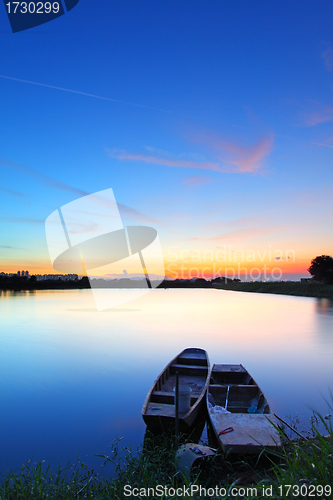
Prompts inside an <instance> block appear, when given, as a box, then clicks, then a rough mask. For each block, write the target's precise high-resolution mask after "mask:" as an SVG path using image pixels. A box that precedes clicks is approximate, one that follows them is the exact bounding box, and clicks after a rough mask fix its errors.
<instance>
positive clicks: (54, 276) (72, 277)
mask: <svg viewBox="0 0 333 500" xmlns="http://www.w3.org/2000/svg"><path fill="white" fill-rule="evenodd" d="M36 279H37V281H47V280H52V281H55V280H62V281H76V280H78V279H79V276H78V275H77V274H43V275H42V274H36Z"/></svg>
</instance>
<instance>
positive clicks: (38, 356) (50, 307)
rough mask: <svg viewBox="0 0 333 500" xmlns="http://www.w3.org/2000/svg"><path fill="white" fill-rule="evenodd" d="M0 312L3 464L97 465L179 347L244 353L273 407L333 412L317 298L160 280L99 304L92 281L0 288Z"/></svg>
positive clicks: (287, 412)
mask: <svg viewBox="0 0 333 500" xmlns="http://www.w3.org/2000/svg"><path fill="white" fill-rule="evenodd" d="M0 311H1V333H0V373H1V378H0V394H1V407H0V415H1V426H0V443H1V454H0V472H5V471H6V470H8V469H17V468H19V467H20V466H21V465H22V464H23V463H25V462H26V461H27V460H28V459H33V461H38V460H45V461H46V463H49V462H50V463H51V465H53V466H57V464H58V463H60V464H61V465H66V464H67V463H68V461H75V460H76V457H77V456H79V457H80V458H81V460H83V461H84V462H85V463H87V465H88V466H90V467H98V464H100V463H101V459H98V458H96V457H94V455H95V454H98V453H103V454H106V455H107V454H108V453H109V452H110V445H111V443H112V442H113V440H114V439H115V438H117V437H123V438H124V439H123V441H122V443H123V444H124V446H131V448H132V450H136V449H137V447H138V446H139V445H140V443H142V440H143V436H144V431H145V425H144V422H143V420H142V417H141V408H142V404H143V402H144V399H145V396H146V394H147V392H148V390H149V388H150V386H151V385H152V383H153V381H154V380H155V378H156V376H157V375H158V374H159V373H160V371H161V370H162V369H163V368H164V366H165V365H166V364H167V363H168V362H169V361H170V360H171V358H173V357H174V356H175V355H176V354H177V353H178V352H180V351H181V350H183V349H184V348H186V347H201V348H204V349H206V350H207V351H208V354H209V357H210V361H211V364H213V363H237V364H239V363H242V364H243V365H244V366H245V367H246V368H247V370H248V371H249V372H250V373H251V375H252V376H253V377H254V379H255V380H256V381H257V382H258V384H259V385H260V386H261V388H262V390H263V391H264V393H265V395H266V397H267V399H268V400H269V402H270V404H271V407H272V410H273V411H274V412H276V413H277V414H278V415H279V416H281V417H282V418H288V417H291V418H294V417H296V416H297V415H299V416H300V418H301V421H302V423H303V425H304V427H307V426H308V422H309V419H310V417H311V414H312V410H313V409H315V410H318V411H320V412H321V413H322V414H323V415H326V414H327V413H332V410H330V408H329V406H328V404H327V402H326V401H327V400H330V389H332V385H333V384H332V379H333V377H332V375H333V362H332V361H333V304H332V302H329V301H328V300H326V299H315V298H305V297H291V296H282V295H269V294H255V293H240V292H229V291H224V290H209V289H190V290H189V289H183V290H180V289H166V290H165V289H157V290H153V291H151V292H150V293H149V294H148V295H145V296H143V297H141V298H139V299H137V300H135V301H132V302H130V303H127V304H125V305H123V306H121V307H118V308H116V309H109V310H106V311H102V312H98V311H97V310H96V308H95V304H94V301H93V297H92V294H91V291H90V290H70V291H69V290H68V291H55V290H53V291H37V292H31V291H30V292H28V291H27V292H23V291H22V292H8V291H7V292H4V291H2V292H0ZM325 400H326V401H325ZM288 421H290V420H288Z"/></svg>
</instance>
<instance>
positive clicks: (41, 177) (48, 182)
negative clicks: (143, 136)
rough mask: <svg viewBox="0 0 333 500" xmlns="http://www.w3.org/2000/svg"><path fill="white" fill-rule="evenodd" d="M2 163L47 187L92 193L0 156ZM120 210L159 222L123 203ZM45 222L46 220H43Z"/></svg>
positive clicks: (135, 217)
mask: <svg viewBox="0 0 333 500" xmlns="http://www.w3.org/2000/svg"><path fill="white" fill-rule="evenodd" d="M0 165H3V166H7V167H11V168H15V169H16V170H17V171H19V172H21V173H23V174H25V175H28V176H29V177H31V178H32V179H34V180H35V181H36V182H37V183H38V184H42V185H44V186H47V187H51V188H53V189H57V190H59V191H65V192H68V193H72V194H75V195H76V196H79V197H82V196H87V195H89V194H91V193H88V192H87V191H84V190H83V189H79V188H76V187H74V186H70V185H69V184H66V183H64V182H61V181H58V180H56V179H54V178H53V177H50V176H48V175H45V174H42V173H41V172H39V171H38V170H36V169H34V168H31V167H26V166H24V165H20V164H19V163H15V162H12V161H9V160H5V159H4V158H0ZM117 206H118V209H119V212H120V214H121V216H122V217H124V218H127V219H134V220H138V221H141V222H151V223H159V221H158V220H156V219H154V218H152V217H149V216H148V215H145V214H142V213H140V212H138V211H137V210H135V209H134V208H131V207H129V206H127V205H124V204H123V203H117ZM43 222H45V221H43Z"/></svg>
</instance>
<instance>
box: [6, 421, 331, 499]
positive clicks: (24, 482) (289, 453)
mask: <svg viewBox="0 0 333 500" xmlns="http://www.w3.org/2000/svg"><path fill="white" fill-rule="evenodd" d="M316 423H320V424H321V425H322V428H324V430H325V432H324V433H325V434H327V436H325V437H323V435H322V433H320V432H319V431H318V429H317V427H318V426H317V425H316ZM310 431H311V432H310V434H311V437H306V438H304V439H297V440H292V439H291V438H290V437H287V436H286V432H285V429H283V428H282V429H281V428H280V429H279V432H280V433H281V437H282V438H283V443H284V444H283V446H282V448H281V450H279V452H275V453H265V451H263V452H262V453H261V455H260V456H258V457H234V458H233V457H232V456H226V457H225V456H222V455H221V454H220V453H217V455H216V456H215V457H213V459H210V460H209V461H208V460H207V461H206V462H203V463H202V465H201V466H200V467H197V468H194V469H193V471H192V474H191V477H190V479H189V480H186V479H185V478H180V477H179V475H178V474H177V473H176V469H175V454H176V445H175V439H174V436H172V435H171V434H167V433H166V434H163V435H159V436H154V435H152V434H148V435H147V436H146V439H145V443H144V446H143V448H142V449H140V450H138V451H137V452H136V453H132V451H131V449H130V448H121V447H120V443H121V441H120V440H119V439H117V440H115V441H114V443H113V445H112V448H111V452H110V454H109V456H106V455H104V454H98V455H96V456H98V457H100V459H101V462H102V466H105V467H107V466H109V465H110V464H113V465H114V467H115V473H114V476H113V477H107V475H105V476H104V475H103V473H101V474H97V473H96V472H95V471H94V470H90V469H89V468H88V467H87V466H86V465H85V464H84V463H83V462H82V461H81V460H79V459H78V461H77V463H76V464H75V465H73V464H68V465H67V466H66V467H64V468H61V467H58V468H57V469H56V470H55V471H52V470H51V468H50V467H45V464H43V463H42V462H39V463H37V464H34V463H33V462H32V461H29V462H28V463H27V464H25V465H24V466H23V467H22V469H21V470H20V471H19V472H15V473H14V472H11V473H7V474H6V475H5V476H4V477H3V478H2V481H1V484H0V500H12V499H13V500H14V499H15V500H25V499H27V500H37V499H38V500H44V499H63V500H67V499H68V500H70V499H95V500H99V499H115V500H118V499H119V500H120V499H121V500H124V498H134V496H132V497H126V496H125V495H124V488H125V486H126V485H131V487H132V488H134V487H137V488H145V489H146V490H148V488H152V487H155V486H156V485H158V484H159V485H165V486H168V487H169V488H175V489H176V488H179V487H185V488H186V487H190V486H191V485H197V486H201V487H202V488H206V490H207V489H208V488H216V487H218V488H220V491H222V489H223V491H225V492H226V495H225V496H221V495H217V496H216V495H210V496H209V498H212V499H213V500H214V499H220V500H221V498H246V499H259V498H260V499H261V498H264V497H265V496H266V497H267V498H268V497H269V498H273V499H280V500H281V499H286V500H287V499H290V498H304V499H306V498H332V497H333V494H332V492H330V494H328V492H329V491H328V489H326V490H325V489H324V488H325V486H326V485H331V486H332V485H333V433H332V424H331V421H330V420H326V419H325V418H324V417H322V416H321V415H318V414H316V419H315V421H314V423H313V425H312V427H311V429H310ZM184 440H185V438H184V436H179V441H180V443H182V442H184ZM287 485H292V486H293V487H294V490H290V489H289V491H287ZM302 487H303V489H302ZM295 488H296V489H297V488H298V493H299V494H298V495H295V493H297V490H296V489H295ZM310 488H313V490H311V489H310ZM316 488H317V489H316ZM318 488H319V489H318ZM238 490H239V493H240V494H239V496H238V497H237V496H235V492H236V493H237V491H238ZM265 492H266V493H265ZM302 492H303V493H304V495H303V496H302V494H301V493H302ZM311 492H313V493H314V494H313V495H312V494H311ZM244 493H246V494H245V495H244ZM267 493H269V495H267ZM320 493H321V494H320ZM326 493H327V494H326ZM135 498H147V496H146V497H145V496H144V495H143V496H142V495H139V496H136V497H135ZM148 498H151V499H165V500H166V499H167V498H175V499H176V498H177V499H178V498H179V499H185V498H189V496H188V495H185V496H184V495H178V496H177V495H176V496H173V497H172V496H163V495H162V496H161V495H159V496H151V495H150V496H149V497H148ZM192 498H208V497H207V496H206V497H204V496H203V495H201V496H200V495H199V494H194V495H193V496H192Z"/></svg>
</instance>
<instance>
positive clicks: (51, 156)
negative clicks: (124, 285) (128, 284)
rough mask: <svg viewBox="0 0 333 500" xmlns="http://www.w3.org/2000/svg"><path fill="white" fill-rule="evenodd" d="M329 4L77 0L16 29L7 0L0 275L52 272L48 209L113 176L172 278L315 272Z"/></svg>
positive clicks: (329, 104) (327, 187)
mask: <svg viewBox="0 0 333 500" xmlns="http://www.w3.org/2000/svg"><path fill="white" fill-rule="evenodd" d="M332 19H333V4H332V2H331V1H326V0H323V1H321V2H320V3H315V2H304V1H303V2H300V1H297V0H295V1H293V2H290V1H286V0H280V1H279V2H273V1H269V2H267V1H263V0H258V1H257V2H248V1H240V0H235V1H233V2H227V1H224V0H219V1H216V0H210V1H209V2H204V1H196V0H191V1H189V0H183V1H182V2H179V1H177V2H176V1H173V0H168V2H153V1H137V2H134V1H129V0H123V1H121V2H110V1H109V0H100V1H99V2H97V3H96V2H93V1H92V0H80V1H79V3H78V4H77V6H76V7H75V8H73V9H72V10H71V11H70V12H68V13H66V14H65V15H63V16H61V17H59V18H57V19H55V20H53V21H51V22H49V23H46V24H44V25H41V26H38V27H35V28H31V29H28V30H26V31H22V32H18V33H12V31H11V28H10V24H9V21H8V18H7V15H6V9H5V6H3V7H1V8H0V41H1V47H2V50H1V51H0V93H1V121H0V144H1V150H0V173H1V177H0V179H1V180H0V235H1V238H0V272H1V271H2V272H5V273H16V272H17V271H18V270H22V269H25V270H29V272H30V274H33V273H35V274H44V273H56V272H57V271H56V270H54V269H53V268H52V264H51V261H50V256H49V252H48V248H47V242H46V236H45V221H46V219H47V217H48V216H49V215H50V214H51V213H52V212H54V211H55V210H57V209H59V208H60V207H62V206H63V205H66V204H68V203H70V202H72V201H74V200H77V199H78V198H80V197H82V196H86V195H88V194H91V193H96V192H98V191H102V190H105V189H109V188H112V190H113V193H114V196H115V199H116V201H117V203H118V208H119V212H120V215H121V217H122V221H123V224H124V225H125V226H126V225H127V226H130V225H145V226H150V227H153V228H155V229H156V230H157V232H158V235H159V240H160V243H161V247H162V251H163V258H164V265H165V273H166V275H167V276H170V277H171V278H173V279H175V278H187V277H195V276H199V277H205V278H206V279H211V278H212V277H214V276H215V277H216V276H218V275H222V276H224V275H228V276H229V277H240V278H241V279H247V280H249V279H299V278H300V277H309V274H308V272H307V269H308V267H309V265H310V262H311V259H313V258H314V257H316V256H317V255H323V254H327V255H333V243H332V228H333V168H332V167H333V163H332V155H333V31H332ZM127 275H128V276H131V273H130V272H129V273H127ZM133 275H134V273H133Z"/></svg>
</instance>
